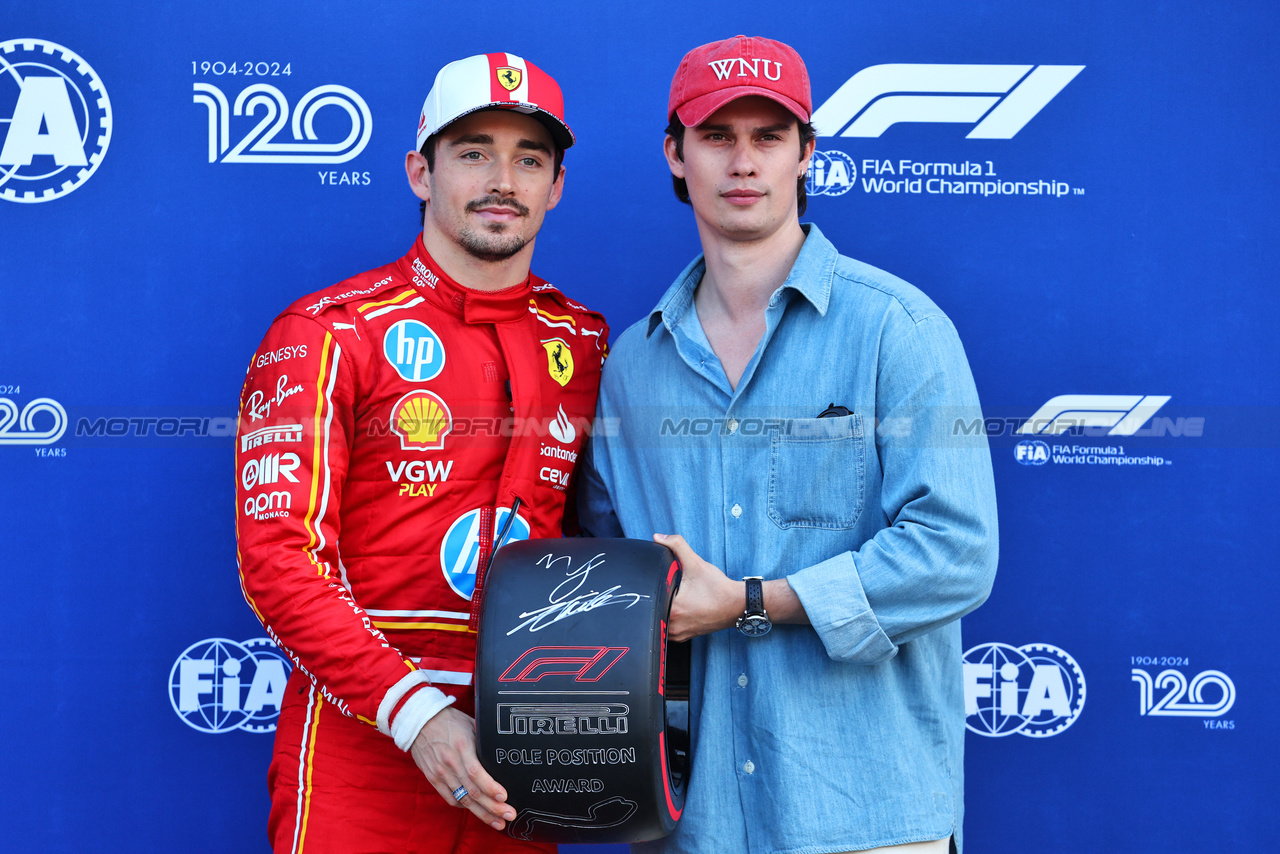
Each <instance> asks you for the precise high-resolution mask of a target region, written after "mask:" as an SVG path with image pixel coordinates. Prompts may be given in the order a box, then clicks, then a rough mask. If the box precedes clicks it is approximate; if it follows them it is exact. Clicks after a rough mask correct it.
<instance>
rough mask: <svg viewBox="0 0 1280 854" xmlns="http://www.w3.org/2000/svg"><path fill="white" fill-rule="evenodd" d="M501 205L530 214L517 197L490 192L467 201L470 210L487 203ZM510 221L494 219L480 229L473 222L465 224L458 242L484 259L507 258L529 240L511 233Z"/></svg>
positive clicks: (473, 254)
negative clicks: (508, 228)
mask: <svg viewBox="0 0 1280 854" xmlns="http://www.w3.org/2000/svg"><path fill="white" fill-rule="evenodd" d="M494 205H500V206H502V207H509V208H511V209H512V210H513V211H515V212H516V213H517V214H519V215H520V216H522V217H525V216H528V215H529V208H528V207H526V206H525V205H522V204H521V203H520V202H517V201H516V200H515V199H504V198H501V197H499V196H486V197H484V198H483V199H475V200H474V201H471V202H467V211H468V212H470V211H475V210H479V209H480V208H484V207H492V206H494ZM506 232H507V223H504V222H492V223H488V224H487V225H485V226H484V229H483V231H477V230H476V229H474V228H471V227H470V226H463V227H462V229H461V230H460V231H459V232H458V244H459V245H460V246H462V248H463V249H465V250H466V251H467V253H468V254H469V255H471V257H473V258H477V259H479V260H481V261H490V262H493V261H505V260H507V259H508V258H510V257H511V256H512V255H515V254H516V253H517V252H519V251H520V250H521V249H524V248H525V246H527V245H529V241H528V240H527V239H525V237H524V236H523V235H520V234H507V233H506Z"/></svg>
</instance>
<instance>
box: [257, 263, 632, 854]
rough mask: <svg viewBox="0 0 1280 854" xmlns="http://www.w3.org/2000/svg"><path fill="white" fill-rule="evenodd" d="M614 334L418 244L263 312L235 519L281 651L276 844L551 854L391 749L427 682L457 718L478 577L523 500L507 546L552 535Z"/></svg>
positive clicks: (467, 695) (579, 309) (409, 727)
mask: <svg viewBox="0 0 1280 854" xmlns="http://www.w3.org/2000/svg"><path fill="white" fill-rule="evenodd" d="M608 334H609V332H608V327H607V326H606V324H605V322H604V318H603V317H601V316H600V315H599V314H596V313H594V312H591V311H589V310H587V309H586V308H584V307H583V306H581V305H578V304H577V303H575V302H573V301H571V300H569V299H567V298H565V297H564V295H562V294H561V293H560V292H559V291H557V290H556V289H555V288H553V287H552V286H550V285H548V284H546V283H545V282H543V281H542V280H541V279H539V278H537V277H536V276H533V275H530V276H529V278H528V279H527V280H526V281H525V282H523V283H522V284H520V285H518V286H516V287H513V288H509V289H507V290H503V291H498V292H482V291H474V290H468V289H465V288H462V287H460V286H459V285H457V284H456V283H454V282H453V281H451V280H450V279H449V278H448V276H446V275H445V274H444V272H443V271H442V270H441V269H440V268H439V267H438V266H437V265H436V264H435V263H434V262H433V261H432V259H431V258H430V256H429V255H427V252H426V250H425V248H424V247H423V245H422V241H421V238H419V240H418V241H417V242H416V244H415V245H414V247H413V250H412V251H410V252H409V254H408V255H406V256H405V257H403V258H401V259H400V260H398V261H396V262H394V263H392V264H388V265H386V266H384V267H380V268H378V269H375V270H371V271H369V272H367V273H363V274H361V275H359V276H355V277H353V278H351V279H348V280H347V281H345V282H342V283H340V284H338V285H335V286H333V287H331V288H328V289H326V290H323V291H320V292H319V293H317V294H314V295H312V296H309V297H306V298H304V299H301V300H299V301H298V302H296V303H294V304H293V305H292V306H290V307H289V308H288V309H286V310H285V311H284V312H283V313H282V314H281V315H280V316H279V317H278V318H276V320H275V322H274V323H273V324H272V326H271V329H270V330H269V331H268V332H267V335H266V338H265V339H264V340H263V342H262V345H261V347H259V349H258V351H257V352H256V353H255V354H254V356H253V360H252V362H251V363H250V365H249V370H248V376H247V378H246V380H245V384H244V389H243V391H242V392H241V397H240V420H239V433H238V437H237V446H236V473H237V477H238V482H237V485H236V500H237V506H236V532H237V540H238V557H239V561H240V580H241V585H242V588H243V591H244V595H245V599H246V600H247V601H248V602H249V605H250V606H251V607H252V608H253V610H254V613H255V614H257V616H258V618H259V619H260V620H261V621H262V623H263V625H264V626H265V627H266V631H267V633H268V634H269V635H270V636H271V638H272V639H273V640H275V641H276V643H278V644H279V645H280V646H281V647H282V648H283V649H284V650H285V651H286V653H287V654H288V655H289V657H290V658H291V659H292V660H293V662H294V664H295V667H294V671H293V675H292V676H291V677H290V679H289V683H288V687H287V689H286V697H285V699H284V703H283V708H282V710H281V714H280V719H279V725H278V729H277V733H276V743H275V755H274V759H273V761H272V763H271V769H270V772H269V775H268V777H269V784H270V788H271V797H272V806H271V816H270V820H269V833H270V837H271V840H272V844H273V845H274V847H275V851H277V852H281V851H290V852H306V854H318V852H342V854H354V852H357V851H396V852H408V851H422V852H436V851H441V852H444V851H520V850H537V851H553V850H554V848H553V847H549V846H529V845H528V844H527V843H516V842H515V841H514V840H511V839H509V838H507V837H506V836H505V835H503V834H499V833H498V832H496V831H494V830H493V829H492V828H490V827H488V826H487V825H485V824H484V823H483V822H481V821H480V820H479V819H477V818H475V817H474V816H473V815H472V814H471V813H470V812H469V811H467V810H465V809H458V808H455V807H453V806H452V805H450V804H447V803H445V802H444V801H443V800H442V799H441V798H440V796H439V795H438V794H437V793H436V791H435V789H434V788H433V787H432V786H431V784H430V783H429V782H428V781H427V779H426V778H425V777H424V775H423V774H422V772H421V771H420V770H419V769H418V768H417V766H416V765H415V764H414V762H413V760H412V757H411V756H409V754H408V753H406V752H404V750H403V749H402V748H404V747H407V745H408V744H409V743H412V738H413V735H415V734H416V732H417V730H418V729H420V728H421V725H422V723H423V722H424V721H423V720H418V719H417V717H415V715H418V716H421V714H422V713H423V712H422V710H423V709H424V708H428V709H429V710H430V711H432V712H433V711H434V710H436V709H438V708H439V707H440V706H441V705H442V704H443V703H444V702H445V698H444V697H443V696H442V695H440V694H436V693H435V692H436V690H437V689H439V690H440V691H443V692H444V693H445V694H447V695H448V696H449V697H450V698H455V700H456V705H457V707H458V708H459V709H460V710H462V711H465V712H466V713H468V714H473V707H472V702H473V700H472V687H471V682H472V670H473V666H474V657H475V637H476V635H475V632H474V630H473V629H472V627H471V613H472V601H471V597H472V592H473V589H474V588H475V585H476V581H477V571H478V570H482V568H483V567H484V565H485V561H486V560H487V557H488V553H489V551H490V549H491V546H492V541H493V537H494V535H495V534H496V533H497V530H498V529H499V528H500V527H501V525H502V524H503V522H504V521H506V517H507V516H508V515H509V511H510V508H511V507H512V506H513V505H514V504H515V502H516V501H517V499H518V501H519V510H518V513H517V514H516V518H515V519H514V520H513V521H512V524H511V527H510V535H509V539H512V540H515V539H524V538H530V537H558V536H560V535H561V517H562V515H563V513H564V507H565V496H566V492H567V490H568V488H569V486H570V478H571V475H572V472H573V470H574V464H575V462H576V461H577V455H578V453H579V451H580V449H581V446H582V443H583V439H584V438H585V433H586V429H587V426H588V425H589V423H590V421H591V419H592V417H593V415H594V413H595V404H596V390H597V386H598V384H599V379H600V367H601V364H602V363H603V360H604V356H605V352H606V348H607V346H608V345H607V341H608ZM419 693H422V696H421V697H417V695H418V694H419ZM411 708H412V709H414V711H413V712H410V709H411ZM397 744H399V745H400V746H397Z"/></svg>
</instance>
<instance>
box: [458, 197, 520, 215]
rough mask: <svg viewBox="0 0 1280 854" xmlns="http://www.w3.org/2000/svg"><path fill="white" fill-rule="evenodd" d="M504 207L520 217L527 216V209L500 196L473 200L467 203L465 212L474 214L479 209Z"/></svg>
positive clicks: (514, 201) (513, 200) (512, 200)
mask: <svg viewBox="0 0 1280 854" xmlns="http://www.w3.org/2000/svg"><path fill="white" fill-rule="evenodd" d="M492 207H504V208H511V209H512V210H513V211H515V212H516V213H518V214H519V215H520V216H528V215H529V208H528V207H526V206H525V205H522V204H520V203H519V202H517V201H516V200H515V199H508V198H504V197H502V196H485V197H484V198H482V199H475V200H473V201H470V202H467V211H468V212H471V213H474V212H475V211H478V210H480V209H481V208H492Z"/></svg>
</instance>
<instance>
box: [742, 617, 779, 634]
mask: <svg viewBox="0 0 1280 854" xmlns="http://www.w3.org/2000/svg"><path fill="white" fill-rule="evenodd" d="M772 628H773V623H771V622H770V621H769V618H768V617H761V616H760V615H758V614H752V615H751V616H749V617H743V618H742V619H741V620H739V621H738V631H740V632H742V633H743V634H744V635H746V636H747V637H749V638H758V637H763V636H764V635H767V634H769V630H770V629H772Z"/></svg>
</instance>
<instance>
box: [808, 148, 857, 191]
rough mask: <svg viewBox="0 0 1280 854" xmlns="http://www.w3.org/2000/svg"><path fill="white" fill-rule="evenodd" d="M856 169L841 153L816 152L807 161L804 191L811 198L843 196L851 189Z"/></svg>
mask: <svg viewBox="0 0 1280 854" xmlns="http://www.w3.org/2000/svg"><path fill="white" fill-rule="evenodd" d="M857 177H858V167H857V166H856V165H855V164H854V162H853V158H852V157H850V156H849V155H847V154H845V153H844V152H843V151H817V150H814V152H813V158H812V159H810V161H809V174H808V175H807V176H806V177H805V181H804V191H805V192H806V193H808V194H809V195H811V196H843V195H844V194H845V193H847V192H849V191H850V190H852V189H853V185H854V182H855V181H856V180H857Z"/></svg>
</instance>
